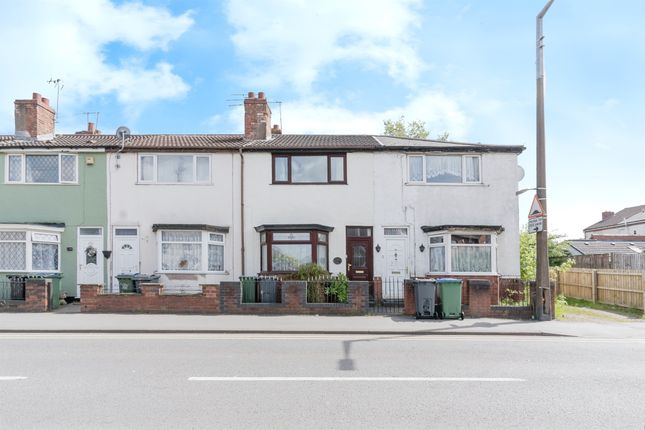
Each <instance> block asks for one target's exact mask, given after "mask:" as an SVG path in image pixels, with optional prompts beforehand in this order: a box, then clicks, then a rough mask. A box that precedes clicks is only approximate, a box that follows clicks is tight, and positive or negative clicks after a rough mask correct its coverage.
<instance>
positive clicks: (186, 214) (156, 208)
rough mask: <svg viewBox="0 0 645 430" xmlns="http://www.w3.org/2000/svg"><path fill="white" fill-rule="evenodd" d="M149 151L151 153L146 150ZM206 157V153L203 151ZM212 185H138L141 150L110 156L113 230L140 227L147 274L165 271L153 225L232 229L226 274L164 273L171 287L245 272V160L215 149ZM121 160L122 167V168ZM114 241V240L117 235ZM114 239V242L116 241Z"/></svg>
mask: <svg viewBox="0 0 645 430" xmlns="http://www.w3.org/2000/svg"><path fill="white" fill-rule="evenodd" d="M146 153H148V152H146ZM200 155H204V154H200ZM210 157H211V183H210V184H207V185H185V184H178V185H156V184H138V183H137V172H138V167H137V159H138V154H136V153H122V154H120V158H119V159H118V160H117V154H109V155H108V162H109V170H110V178H109V185H110V194H111V197H109V213H110V223H111V228H110V234H111V235H112V234H113V232H114V227H129V226H136V227H138V228H139V238H140V240H139V247H140V261H141V264H140V267H141V273H146V274H150V273H152V272H155V271H158V270H160V262H159V261H158V260H159V259H158V244H157V240H158V239H157V233H154V232H153V231H152V225H153V224H208V225H216V226H223V227H229V233H228V234H227V235H226V236H225V247H224V273H223V274H205V273H202V274H181V273H174V274H164V275H163V276H162V278H161V282H162V283H163V284H164V287H166V288H169V289H183V288H184V287H197V286H198V285H199V284H204V283H219V282H220V281H223V280H231V279H237V277H238V276H240V260H239V252H238V251H237V250H239V249H240V242H239V234H236V233H237V232H236V228H235V227H236V226H237V225H239V224H238V220H239V200H238V198H239V197H238V196H239V159H238V158H237V156H236V155H235V154H234V153H225V152H220V153H213V154H210ZM117 162H118V164H119V165H120V167H119V168H117V167H116V165H117ZM111 240H112V238H111ZM110 243H111V242H110Z"/></svg>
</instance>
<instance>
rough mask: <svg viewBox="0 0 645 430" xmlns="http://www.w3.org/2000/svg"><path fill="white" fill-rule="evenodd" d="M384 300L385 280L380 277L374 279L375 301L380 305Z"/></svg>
mask: <svg viewBox="0 0 645 430" xmlns="http://www.w3.org/2000/svg"><path fill="white" fill-rule="evenodd" d="M382 298H383V278H381V277H380V276H375V277H374V301H375V302H376V303H380V301H381V299H382Z"/></svg>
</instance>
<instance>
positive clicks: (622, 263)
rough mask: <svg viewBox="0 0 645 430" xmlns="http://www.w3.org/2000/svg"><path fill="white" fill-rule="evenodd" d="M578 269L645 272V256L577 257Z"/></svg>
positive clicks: (607, 255) (614, 254)
mask: <svg viewBox="0 0 645 430" xmlns="http://www.w3.org/2000/svg"><path fill="white" fill-rule="evenodd" d="M573 259H574V260H575V267H576V268H577V269H612V270H645V254H616V253H611V254H594V255H575V256H574V257H573Z"/></svg>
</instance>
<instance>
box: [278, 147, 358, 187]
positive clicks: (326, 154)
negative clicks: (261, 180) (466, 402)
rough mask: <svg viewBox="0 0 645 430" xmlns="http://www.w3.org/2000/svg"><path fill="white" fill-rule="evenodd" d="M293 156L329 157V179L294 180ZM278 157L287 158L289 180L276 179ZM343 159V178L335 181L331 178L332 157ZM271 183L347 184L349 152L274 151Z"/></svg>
mask: <svg viewBox="0 0 645 430" xmlns="http://www.w3.org/2000/svg"><path fill="white" fill-rule="evenodd" d="M292 157H327V181H326V182H293V179H292V175H291V173H292V167H291V159H292ZM276 158H286V159H287V180H286V181H279V180H276V175H275V174H276V168H275V160H276ZM332 158H342V159H343V180H342V181H333V180H332V179H331V159H332ZM271 183H272V184H274V185H347V153H346V152H312V153H272V154H271Z"/></svg>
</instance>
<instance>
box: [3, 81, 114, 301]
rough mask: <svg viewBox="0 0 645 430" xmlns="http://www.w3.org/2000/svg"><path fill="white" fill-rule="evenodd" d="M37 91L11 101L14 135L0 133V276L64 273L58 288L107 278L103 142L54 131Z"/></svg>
mask: <svg viewBox="0 0 645 430" xmlns="http://www.w3.org/2000/svg"><path fill="white" fill-rule="evenodd" d="M54 115H55V113H54V110H53V109H52V107H51V106H50V105H49V101H48V100H47V99H46V98H44V97H41V96H40V94H36V93H34V94H33V97H32V98H31V99H28V100H16V101H15V123H16V128H15V134H14V135H9V136H0V178H1V180H2V183H1V184H0V276H1V277H4V278H6V277H7V276H12V275H37V276H48V277H52V276H53V277H59V276H60V277H62V278H61V281H60V282H61V287H62V292H63V293H65V294H66V295H68V296H71V297H74V296H78V293H79V290H78V285H79V284H81V283H105V282H106V280H107V279H106V260H105V258H104V256H103V254H102V251H103V250H104V249H106V248H105V242H104V240H105V234H104V233H105V231H106V230H107V176H106V156H105V147H101V146H98V145H96V144H95V143H93V141H92V140H91V138H90V136H91V135H90V134H89V133H92V132H93V131H92V130H90V131H89V132H88V134H84V135H82V137H80V138H79V137H78V136H80V135H54Z"/></svg>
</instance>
